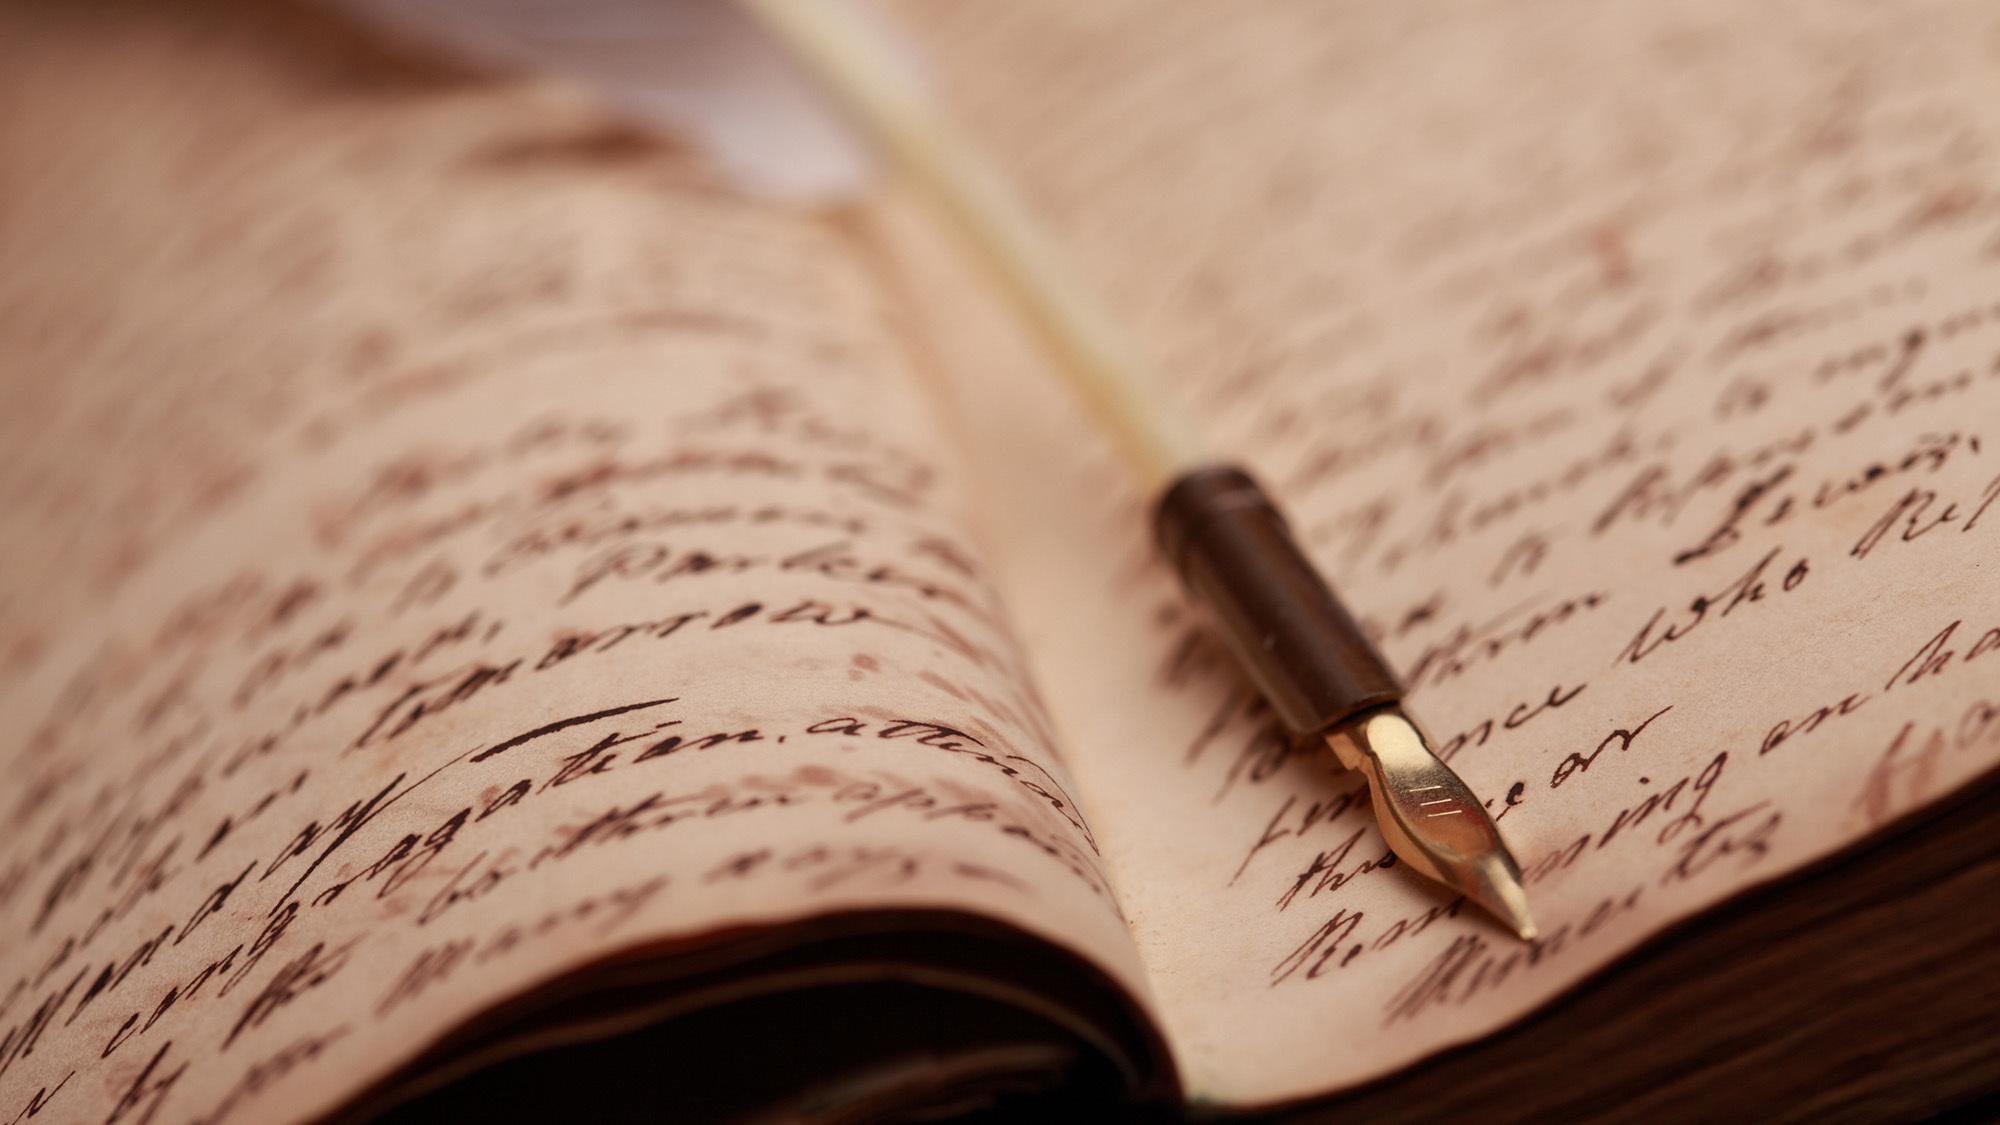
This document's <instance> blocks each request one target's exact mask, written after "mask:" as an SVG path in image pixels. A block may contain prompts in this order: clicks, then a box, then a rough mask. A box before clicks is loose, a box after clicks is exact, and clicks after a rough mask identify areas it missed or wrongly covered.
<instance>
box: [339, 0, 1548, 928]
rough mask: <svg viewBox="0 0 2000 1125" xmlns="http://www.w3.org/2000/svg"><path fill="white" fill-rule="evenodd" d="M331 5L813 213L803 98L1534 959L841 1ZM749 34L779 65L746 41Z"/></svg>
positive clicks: (1045, 248)
mask: <svg viewBox="0 0 2000 1125" xmlns="http://www.w3.org/2000/svg"><path fill="white" fill-rule="evenodd" d="M340 2H341V3H343V4H345V5H346V6H348V7H349V8H350V9H351V10H354V11H357V12H360V13H362V14H363V15H366V16H372V17H374V18H376V19H378V20H379V21H381V22H383V23H384V24H386V25H388V26H392V27H395V28H397V29H399V30H402V31H404V32H405V33H414V34H416V35H419V36H423V37H427V38H430V39H432V40H434V41H441V42H442V43H443V44H444V45H446V46H448V47H455V48H456V49H458V50H459V51H461V52H462V53H464V54H466V55H468V56H469V57H471V58H474V59H476V60H483V61H487V62H489V63H496V64H501V65H516V66H527V67H534V68H538V69H550V70H554V71H556V72H558V73H564V74H567V75H569V76H571V77H575V78H580V79H582V80H584V81H585V82H587V83H589V84H591V85H594V86H596V87H598V88H599V90H600V92H601V93H602V94H603V96H604V97H605V98H606V99H607V100H608V101H609V102H610V103H611V104H612V105H613V106H615V107H618V108H622V109H624V110H625V111H626V112H627V113H629V114H631V115H633V116H635V117H637V118H639V119H640V120H641V121H647V122H651V123H654V124H656V125H666V126H668V127H674V126H678V127H680V128H682V129H685V130H688V131H691V132H693V133H694V134H695V135H696V136H697V137H698V138H700V139H701V140H702V141H703V142H704V143H706V144H707V145H708V146H709V147H710V149H711V151H712V152H713V153H714V155H715V156H716V158H717V160H718V162H719V163H720V164H721V165H722V167H723V168H724V169H725V170H728V171H731V172H734V173H735V174H737V175H738V176H739V177H740V178H742V179H743V180H744V181H745V182H746V184H747V185H748V186H750V187H752V188H753V189H761V190H763V191H765V192H766V193H776V194H790V195H793V196H795V197H802V196H810V195H812V194H814V193H815V192H818V193H821V194H831V193H832V192H836V191H838V190H841V189H843V188H850V189H851V188H852V187H853V186H855V182H856V180H857V179H858V178H859V177H860V176H862V175H864V174H865V171H864V170H865V168H866V167H867V165H866V163H865V160H864V159H863V158H862V157H861V156H860V152H861V146H859V145H857V144H854V143H853V142H852V141H850V140H847V139H846V138H845V137H844V135H843V134H842V132H841V130H840V127H839V125H838V123H837V120H838V119H837V116H836V115H835V114H829V113H827V112H826V111H825V110H824V109H823V108H819V107H815V106H813V105H811V104H810V103H811V102H812V100H813V92H812V91H813V86H814V85H815V81H814V80H816V81H817V85H818V86H819V88H820V89H822V90H824V91H826V92H828V93H831V94H832V95H833V96H834V97H835V99H837V101H838V102H839V104H840V106H841V108H842V109H844V110H845V111H846V113H847V114H848V115H850V116H851V118H852V119H854V120H856V121H859V122H860V123H862V124H863V125H864V126H865V127H866V128H867V131H868V134H869V135H870V136H871V137H872V138H873V139H874V140H875V141H876V142H877V143H878V144H879V145H880V146H881V148H882V149H883V150H885V151H886V152H887V154H888V155H889V156H890V157H891V158H892V159H893V161H894V162H895V164H896V165H897V166H898V168H899V169H900V170H901V171H902V172H904V173H905V174H906V175H907V176H908V177H909V178H910V179H911V180H912V181H913V182H914V183H915V184H917V185H918V186H919V187H920V188H921V189H922V190H923V192H924V193H925V194H926V195H927V196H928V197H929V199H930V201H931V202H932V204H933V205H934V207H935V210H936V211H937V213H938V214H940V215H941V216H943V217H944V218H945V219H946V220H947V221H948V222H949V224H950V225H951V226H952V227H954V228H955V229H956V231H957V233H958V234H959V235H960V236H961V237H962V238H963V240H964V242H965V243H966V244H967V245H968V246H969V247H970V248H971V249H972V250H973V251H974V253H975V254H976V256H977V257H978V258H980V259H981V260H982V261H983V263H984V264H985V265H986V266H987V267H988V269H989V272H990V273H991V275H992V276H993V277H994V278H995V279H996V280H997V281H998V282H999V283H1000V284H1001V286H1002V288H1004V289H1005V290H1006V291H1007V293H1008V294H1009V295H1010V296H1011V297H1012V298H1013V300H1014V303H1015V305H1016V306H1017V308H1018V309H1019V310H1020V312H1021V313H1022V315H1023V318H1024V319H1025V320H1026V321H1027V323H1028V324H1030V325H1031V326H1033V328H1034V329H1035V330H1036V331H1037V334H1038V335H1039V336H1040V337H1041V339H1042V342H1043V343H1044V344H1045V345H1046V346H1047V348H1048V350H1049V352H1050V353H1051V355H1052V356H1053V357H1054V358H1055V359H1056V360H1057V361H1058V364H1059V367H1060V369H1061V370H1062V372H1063V373H1064V374H1065V375H1066V376H1067V378H1068V380H1069V382H1070V384H1071V387H1072V389H1073V390H1075V391H1076V392H1077V393H1078V395H1079V397H1080V398H1081V399H1082V400H1083V401H1084V403H1085V404H1086V405H1087V406H1088V407H1089V408H1090V409H1091V410H1092V412H1093V413H1094V414H1095V415H1096V416H1097V418H1098V420H1099V422H1100V423H1102V424H1103V425H1104V427H1105V429H1106V431H1107V432H1109V433H1110V434H1111V435H1113V436H1114V438H1115V439H1116V440H1117V444H1118V446H1119V448H1120V450H1121V452H1122V453H1123V454H1124V456H1125V458H1126V460H1127V461H1128V463H1129V464H1130V466H1131V468H1132V470H1133V471H1134V473H1135V475H1136V476H1137V477H1138V479H1139V481H1140V483H1141V484H1142V486H1143V487H1144V488H1145V490H1146V492H1147V494H1148V495H1150V496H1153V497H1155V498H1156V505H1155V508H1154V519H1153V528H1154V534H1155V537H1156V539H1157V540H1158V542H1159V545H1160V547H1161V550H1162V553H1164V554H1165V555H1166V557H1167V559H1168V560H1169V561H1170V562H1171V563H1172V564H1173V566H1174V569H1175V570H1176V571H1177V572H1178V574H1179V576H1180V578H1181V584H1182V587H1183V589H1184V590H1186V591H1187V593H1188V594H1189V596H1190V597H1191V599H1192V600H1194V601H1195V602H1196V603H1197V604H1199V605H1201V606H1202V607H1204V608H1205V609H1206V610H1207V611H1208V614H1209V616H1210V618H1211V621H1212V623H1213V624H1214V625H1215V626H1216V627H1217V628H1216V631H1217V632H1218V633H1219V634H1220V636H1221V637H1222V639H1223V641H1224V642H1225V643H1226V644H1227V646H1228V647H1229V648H1230V649H1231V651H1232V652H1233V653H1234V655H1235V656H1236V658H1237V661H1238V663H1239V664H1240V665H1241V666H1242V668H1243V670H1244V671H1245V672H1246V673H1247V674H1248V676H1249V677H1250V679H1251V680H1252V681H1253V682H1254V683H1256V685H1257V686H1258V688H1259V689H1260V690H1261V691H1262V692H1263V694H1264V696H1265V698H1266V699H1267V700H1268V701H1269V702H1270V703H1271V705H1272V708H1273V710H1275V711H1276V712H1277V714H1278V716H1279V718H1280V719H1281V720H1282V721H1283V722H1284V723H1285V725H1286V726H1287V727H1289V728H1291V729H1292V731H1293V732H1295V733H1297V734H1299V735H1301V736H1312V737H1319V738H1323V739H1324V740H1325V742H1326V743H1327V745H1328V746H1329V748H1330V749H1332V751H1333V752H1334V754H1335V755H1336V756H1337V757H1338V758H1339V760H1340V761H1341V763H1342V764H1343V765H1345V766H1347V767H1348V768H1350V769H1354V770H1358V771H1359V772H1361V773H1362V774H1363V775H1364V776H1365V777H1366V778H1367V781H1368V786H1369V790H1370V794H1371V798H1372V802H1373V804H1374V808H1375V814H1376V821H1377V823H1378V824H1379V825H1380V826H1381V829H1382V834H1383V836H1384V838H1385V839H1386V840H1387V841H1388V843H1389V846H1390V847H1391V848H1392V849H1393V850H1394V851H1395V853H1396V854H1397V856H1398V857H1399V858H1401V859H1403V860H1404V861H1406V863H1407V864H1408V866H1409V867H1411V868H1412V869H1414V870H1416V871H1418V872H1421V873H1422V874H1424V875H1427V876H1429V877H1430V878H1432V879H1435V880H1437V881H1439V882H1441V883H1444V884H1445V885H1446V886H1448V887H1450V888H1452V889H1453V890H1456V891H1458V892H1459V893H1460V894H1462V895H1464V896H1465V897H1466V898H1468V899H1470V900H1472V901H1473V902H1475V903H1477V904H1479V905H1480V906H1481V907H1483V908H1484V909H1485V910H1486V911H1487V912H1489V913H1490V914H1492V915H1493V916H1494V917H1496V918H1498V919H1500V920H1501V921H1503V922H1504V923H1506V925H1507V926H1508V927H1509V928H1510V929H1512V930H1514V931H1515V932H1516V933H1518V934H1519V935H1520V936H1521V937H1522V938H1523V939H1524V940H1533V938H1534V937H1535V935H1536V927H1535V923H1534V921H1533V919H1532V917H1531V916H1530V914H1529V911H1528V902H1527V894H1526V891H1525V889H1524V887H1523V885H1522V882H1521V873H1520V868H1519V866H1518V865H1517V864H1516V863H1515V860H1514V857H1513V855H1512V853H1511V852H1510V851H1509V850H1508V849H1507V845H1506V843H1505V841H1503V840H1502V839H1501V837H1500V834H1499V829H1498V827H1497V826H1496V825H1495V824H1494V822H1493V819H1492V817H1491V816H1490V815H1489V814H1488V813H1487V811H1486V808H1485V806H1484V805H1483V804H1482V803H1481V802H1480V801H1479V799H1478V798H1477V797H1476V796H1475V795H1474V794H1473V793H1472V791H1471V790H1470V789H1469V788H1468V787H1467V786H1466V785H1465V783H1464V781H1463V780H1461V779H1460V778H1459V777H1458V775H1457V774H1456V773H1454V772H1453V771H1452V770H1451V768H1450V767H1449V766H1446V765H1445V764H1444V762H1443V761H1442V760H1440V759H1439V758H1438V757H1437V756H1436V754H1435V753H1433V751H1432V749H1431V745H1430V741H1429V739H1428V738H1427V737H1426V736H1425V734H1424V733H1423V731H1422V730H1421V728H1419V727H1418V726H1417V725H1416V724H1415V723H1414V722H1412V721H1411V720H1410V718H1409V717H1408V716H1407V715H1406V714H1405V713H1404V712H1403V709H1402V706H1401V700H1402V695H1403V689H1402V685H1401V684H1400V682H1399V681H1398V680H1397V678H1396V676H1395V674H1394V672H1392V671H1391V670H1390V669H1389V667H1388V664H1387V662H1386V661H1384V660H1383V659H1382V657H1381V656H1380V654H1378V653H1377V652H1376V651H1375V649H1374V646H1373V645H1372V644H1371V643H1370V642H1369V641H1368V639H1367V638H1366V636H1364V635H1363V634H1362V632H1361V630H1360V628H1359V627H1358V626H1356V624H1355V623H1354V620H1353V619H1352V617H1350V616H1349V615H1348V613H1347V611H1346V609H1345V608H1343V607H1342V606H1341V604H1340V602H1339V600H1338V599H1337V598H1335V597H1334V595H1333V592H1332V590H1331V589H1330V588H1329V587H1328V586H1327V584H1326V582H1325V581H1324V580H1323V579H1322V578H1321V577H1320V576H1319V573H1318V572H1317V571H1316V570H1315V569H1314V567H1313V566H1312V563H1311V562H1310V561H1309V560H1308V559H1307V557H1306V555H1305V552H1304V551H1303V550H1302V549H1300V547H1299V545H1298V544H1297V542H1296V541H1295V540H1294V539H1293V537H1292V535H1291V531H1290V528H1289V526H1288V525H1287V523H1286V521H1285V519H1284V517H1283V515H1282V514H1280V512H1279V510H1278V507H1277V505H1276V503H1275V502H1274V501H1273V500H1272V499H1271V498H1270V497H1269V496H1268V495H1267V494H1266V493H1265V492H1264V491H1263V489H1262V488H1261V487H1259V486H1258V484H1257V483H1256V481H1255V480H1253V479H1252V478H1251V477H1250V475H1249V474H1248V473H1246V472H1244V471H1243V470H1242V469H1240V468H1238V467H1236V466H1234V465H1230V464H1223V463H1217V462H1216V461H1215V460H1214V459H1213V458H1212V456H1211V455H1210V454H1209V453H1208V452H1207V449H1206V447H1205V446H1204V445H1203V444H1202V442H1201V440H1200V439H1199V437H1198V436H1197V434H1196V430H1195V428H1194V427H1193V426H1192V425H1191V424H1190V423H1189V422H1188V421H1187V419H1186V418H1184V417H1183V416H1182V414H1181V413H1180V411H1179V410H1178V409H1177V408H1176V406H1175V405H1174V403H1173V400H1172V398H1171V396H1169V395H1168V394H1167V393H1166V392H1165V390H1164V389H1163V387H1162V386H1161V380H1160V378H1159V376H1158V373H1157V372H1156V371H1155V370H1154V367H1153V365H1152V363H1151V361H1150V359H1149V358H1148V357H1147V356H1146V354H1145V353H1144V352H1143V351H1142V350H1141V349H1140V348H1139V347H1138V346H1137V345H1136V344H1135V343H1134V341H1133V340H1132V339H1131V338H1130V337H1129V336H1128V335H1127V334H1126V333H1125V331H1124V330H1123V327H1122V325H1121V324H1120V323H1119V321H1118V320H1117V318H1116V317H1114V316H1113V315H1112V314H1111V312H1110V310H1109V309H1108V308H1106V307H1105V306H1103V305H1102V304H1101V303H1100V302H1099V301H1098V299H1097V296H1096V293H1095V291H1094V290H1093V289H1092V288H1091V287H1090V286H1089V285H1087V284H1086V283H1084V281H1083V280H1082V278H1081V275H1079V274H1078V273H1076V272H1075V271H1074V270H1073V269H1072V268H1071V266H1070V265H1069V262H1068V260H1067V259H1066V257H1065V256H1064V255H1063V254H1062V252H1061V250H1060V248H1059V247H1058V245H1057V244H1056V243H1055V241H1054V240H1053V239H1051V238H1050V237H1048V236H1047V234H1045V233H1044V231H1043V230H1042V227H1041V225H1040V223H1039V222H1037V221H1036V219H1035V217H1034V216H1033V215H1032V214H1031V213H1030V212H1029V211H1028V210H1027V208H1026V207H1024V206H1023V205H1022V204H1021V202H1020V201H1019V200H1018V199H1017V198H1016V197H1015V196H1014V194H1013V192H1012V191H1011V190H1010V189H1009V187H1008V185H1007V183H1006V182H1005V180H1004V179H1003V178H1002V177H1001V176H1000V175H999V174H998V172H997V171H996V170H995V168H994V166H993V165H992V164H991V163H990V162H989V161H988V160H987V159H986V158H985V156H984V154H983V153H982V152H980V150H979V149H978V148H977V147H976V146H974V145H973V144H971V143H970V142H969V141H968V140H967V139H966V138H965V136H964V134H963V133H961V132H960V131H959V130H958V129H957V127H956V126H955V125H954V124H953V123H952V122H951V121H950V120H949V119H948V118H947V117H946V116H945V115H944V114H943V113H942V112H941V111H940V110H939V109H938V107H937V106H936V105H935V103H934V101H933V99H931V98H930V97H929V96H928V94H927V92H926V91H925V90H924V89H923V88H922V87H921V85H920V84H919V83H917V82H916V81H915V80H914V78H913V77H912V75H911V74H910V71H909V67H908V65H907V60H908V56H907V55H900V56H899V52H898V51H897V50H896V49H895V48H894V47H893V46H891V45H890V43H889V41H888V40H887V39H886V37H885V36H884V35H883V34H882V29H881V28H880V26H879V25H877V24H872V23H871V21H870V20H869V19H868V17H867V16H865V15H864V14H863V13H862V11H861V10H860V9H859V8H857V7H856V6H854V5H852V4H850V3H847V2H846V0H742V7H741V8H737V7H736V6H735V5H733V4H731V3H728V2H727V0H673V2H664V0H655V2H654V3H646V0H590V2H588V3H570V4H559V3H550V2H547V0H340ZM746 13H748V14H754V16H755V17H756V21H755V22H753V21H751V20H750V19H748V18H746ZM756 23H761V24H762V25H763V27H764V28H766V29H768V30H769V32H770V33H771V34H772V36H773V37H774V38H775V39H776V40H777V41H778V43H771V42H768V41H761V37H759V36H758V35H757V34H756V30H757V28H756ZM779 43H781V44H782V45H783V46H782V48H781V47H779V45H778V44H779ZM787 54H789V56H790V58H791V59H793V60H797V61H798V62H802V63H803V64H805V66H806V68H807V69H808V70H809V71H810V77H807V76H804V75H801V74H799V73H798V72H797V71H796V69H794V68H792V67H791V66H789V65H788V62H787V58H786V55H787ZM767 146H769V147H767ZM786 146H796V147H795V148H792V149H790V151H787V147H786ZM808 170H809V171H810V174H808Z"/></svg>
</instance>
